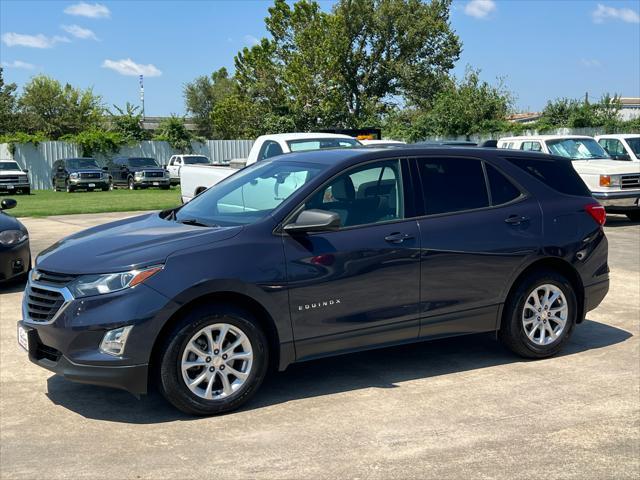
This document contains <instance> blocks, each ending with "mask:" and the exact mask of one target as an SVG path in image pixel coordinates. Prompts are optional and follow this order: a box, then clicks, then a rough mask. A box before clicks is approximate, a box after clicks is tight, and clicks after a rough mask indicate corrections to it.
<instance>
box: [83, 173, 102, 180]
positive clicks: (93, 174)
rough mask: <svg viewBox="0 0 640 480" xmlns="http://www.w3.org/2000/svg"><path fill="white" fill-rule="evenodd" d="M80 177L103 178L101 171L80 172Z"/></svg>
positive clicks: (87, 178) (88, 178) (89, 178)
mask: <svg viewBox="0 0 640 480" xmlns="http://www.w3.org/2000/svg"><path fill="white" fill-rule="evenodd" d="M80 178H83V179H86V180H97V179H99V178H102V174H101V173H97V172H96V173H91V172H89V173H87V172H85V173H81V174H80Z"/></svg>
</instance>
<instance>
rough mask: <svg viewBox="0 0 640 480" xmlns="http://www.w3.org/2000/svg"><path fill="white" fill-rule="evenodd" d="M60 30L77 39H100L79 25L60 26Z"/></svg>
mask: <svg viewBox="0 0 640 480" xmlns="http://www.w3.org/2000/svg"><path fill="white" fill-rule="evenodd" d="M60 28H62V29H63V30H64V31H65V32H67V33H68V34H69V35H73V36H74V37H76V38H82V39H84V40H86V39H91V40H98V37H96V34H95V33H93V31H92V30H89V29H88V28H82V27H81V26H79V25H60Z"/></svg>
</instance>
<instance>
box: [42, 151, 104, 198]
mask: <svg viewBox="0 0 640 480" xmlns="http://www.w3.org/2000/svg"><path fill="white" fill-rule="evenodd" d="M105 170H106V168H105V167H100V166H99V165H98V162H97V161H96V159H95V158H90V157H87V158H63V159H60V160H56V161H55V162H54V163H53V169H52V171H51V179H52V184H53V189H54V190H55V191H59V190H62V191H66V192H68V193H73V192H75V191H78V190H85V191H87V192H91V191H93V190H102V191H107V190H110V189H111V179H110V178H109V174H108V173H107V172H106V171H105Z"/></svg>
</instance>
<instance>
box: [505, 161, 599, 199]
mask: <svg viewBox="0 0 640 480" xmlns="http://www.w3.org/2000/svg"><path fill="white" fill-rule="evenodd" d="M507 160H508V161H509V162H511V163H513V164H514V165H515V166H517V167H518V168H521V169H522V170H524V171H525V172H527V173H528V174H529V175H532V176H534V177H536V178H537V179H538V180H540V181H541V182H543V183H545V184H546V185H548V186H549V187H551V188H553V189H554V190H556V191H557V192H560V193H564V194H566V195H578V196H583V197H590V196H591V192H590V191H589V189H588V188H587V186H586V185H585V184H584V182H583V181H582V179H581V178H580V176H579V175H578V173H577V172H576V171H575V170H574V168H573V166H572V165H571V163H570V162H568V161H559V160H554V159H553V158H551V159H543V158H515V157H511V158H507Z"/></svg>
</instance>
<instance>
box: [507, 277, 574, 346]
mask: <svg viewBox="0 0 640 480" xmlns="http://www.w3.org/2000/svg"><path fill="white" fill-rule="evenodd" d="M577 312H578V302H577V299H576V294H575V291H574V288H573V286H572V285H571V283H570V282H569V281H568V280H567V279H566V278H565V277H564V276H562V275H560V274H559V273H557V272H554V271H552V270H537V271H534V272H531V273H530V274H528V275H527V276H526V277H525V278H524V279H523V280H522V281H521V282H520V283H519V284H518V286H517V287H516V290H515V291H514V292H513V294H512V295H510V297H509V300H508V302H507V304H506V305H505V311H504V316H503V321H502V325H501V328H500V331H499V337H500V340H501V341H502V342H503V343H504V344H505V345H506V346H507V347H508V348H509V349H510V350H511V351H513V352H514V353H516V354H518V355H520V356H522V357H525V358H547V357H551V356H553V355H555V354H557V353H558V352H559V351H560V350H561V349H562V347H563V346H564V345H565V344H566V343H567V341H568V340H569V337H570V336H571V333H572V331H573V328H574V326H575V324H576V321H577Z"/></svg>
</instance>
